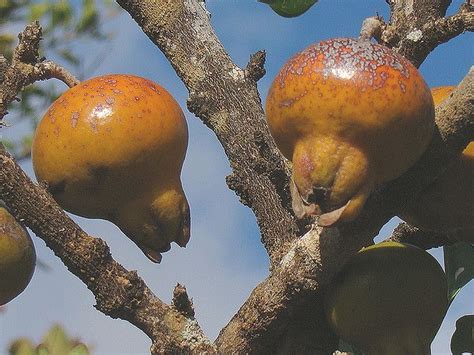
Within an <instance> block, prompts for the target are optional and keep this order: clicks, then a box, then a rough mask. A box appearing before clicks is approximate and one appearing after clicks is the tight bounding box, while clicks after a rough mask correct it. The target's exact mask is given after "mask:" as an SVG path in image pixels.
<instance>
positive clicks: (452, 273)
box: [443, 243, 474, 303]
mask: <svg viewBox="0 0 474 355" xmlns="http://www.w3.org/2000/svg"><path fill="white" fill-rule="evenodd" d="M443 250H444V265H445V270H446V276H447V278H448V297H449V302H450V303H451V302H452V301H453V300H454V297H456V295H457V294H458V292H459V291H460V290H461V288H462V287H463V286H464V285H466V284H467V283H468V282H469V281H471V280H472V279H473V277H474V247H473V246H472V245H471V244H469V243H456V244H454V245H449V246H445V247H443Z"/></svg>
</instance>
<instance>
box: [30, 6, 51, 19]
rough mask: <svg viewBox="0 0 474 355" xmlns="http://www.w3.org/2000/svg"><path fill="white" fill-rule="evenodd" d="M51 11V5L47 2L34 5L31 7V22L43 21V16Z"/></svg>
mask: <svg viewBox="0 0 474 355" xmlns="http://www.w3.org/2000/svg"><path fill="white" fill-rule="evenodd" d="M50 9H51V4H49V3H47V2H41V3H39V4H33V5H31V6H30V19H29V20H30V21H35V20H39V19H41V17H43V15H44V14H45V13H46V12H48V11H49V10H50Z"/></svg>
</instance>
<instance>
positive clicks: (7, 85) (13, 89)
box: [0, 22, 79, 122]
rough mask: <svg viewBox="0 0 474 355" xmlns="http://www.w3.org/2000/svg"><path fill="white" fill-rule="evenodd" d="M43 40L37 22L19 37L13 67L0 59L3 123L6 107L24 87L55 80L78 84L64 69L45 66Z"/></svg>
mask: <svg viewBox="0 0 474 355" xmlns="http://www.w3.org/2000/svg"><path fill="white" fill-rule="evenodd" d="M41 36H42V30H41V26H40V25H39V23H38V22H34V23H33V24H31V25H28V26H26V28H25V30H24V31H23V32H22V33H20V35H19V36H18V37H19V39H20V41H19V44H18V46H17V47H16V48H15V50H14V52H13V59H12V62H11V63H8V61H6V60H5V58H3V57H0V63H1V65H0V77H1V78H2V81H1V84H0V122H1V120H2V118H3V117H4V116H5V115H6V114H7V105H8V104H9V103H10V102H12V101H13V100H15V98H16V96H17V95H18V93H19V92H20V91H21V90H23V88H24V87H26V86H28V85H30V84H32V83H34V82H36V81H38V80H46V79H52V78H56V79H59V80H61V81H63V82H64V83H65V84H66V85H68V86H69V87H72V86H74V85H76V84H77V83H79V81H78V80H77V79H76V78H75V77H74V76H73V75H72V74H71V73H69V72H68V71H67V70H66V69H65V68H63V67H61V66H60V65H59V64H56V63H54V62H51V61H47V62H43V61H42V59H41V58H40V57H39V43H40V40H41Z"/></svg>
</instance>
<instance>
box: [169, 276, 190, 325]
mask: <svg viewBox="0 0 474 355" xmlns="http://www.w3.org/2000/svg"><path fill="white" fill-rule="evenodd" d="M173 306H174V308H176V310H177V311H178V312H179V313H181V314H182V315H184V316H185V317H186V318H194V307H193V301H192V300H191V299H190V298H189V296H188V293H187V291H186V287H184V286H183V285H181V284H179V283H178V284H177V285H176V287H175V288H174V291H173Z"/></svg>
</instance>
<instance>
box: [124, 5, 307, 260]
mask: <svg viewBox="0 0 474 355" xmlns="http://www.w3.org/2000/svg"><path fill="white" fill-rule="evenodd" d="M117 2H118V3H119V4H120V5H121V6H122V7H123V8H124V9H125V10H127V11H128V12H129V13H130V15H131V16H132V17H133V18H134V19H135V21H137V23H138V24H139V25H140V27H141V28H142V29H143V31H144V32H145V33H146V34H147V35H148V37H149V38H150V39H151V40H152V41H153V42H154V43H155V44H156V45H157V46H158V47H159V48H160V49H161V50H162V51H163V53H164V54H165V55H166V56H167V58H168V59H169V60H170V62H171V64H172V65H173V67H174V68H175V69H176V72H177V73H178V75H179V76H180V77H181V79H182V80H183V82H184V83H185V84H186V86H187V88H188V90H189V93H190V97H189V100H188V108H189V110H190V111H191V112H193V113H195V114H196V115H197V116H198V117H200V118H201V119H202V120H203V122H204V123H205V124H207V125H208V126H209V127H210V128H211V129H212V130H213V131H214V132H215V134H216V135H217V138H218V139H219V140H220V142H221V143H222V145H223V147H224V149H225V152H226V154H227V156H228V158H229V161H230V164H231V167H232V170H233V172H232V175H231V176H229V177H228V179H227V182H228V185H229V187H230V188H231V189H233V190H234V191H236V193H237V194H238V195H239V196H240V198H241V201H242V202H243V203H244V204H245V205H247V206H249V207H250V208H252V210H253V211H254V213H255V216H256V217H257V222H258V225H259V227H260V231H261V236H262V241H263V243H264V245H265V247H266V248H267V250H268V252H269V255H270V258H271V260H272V265H273V264H274V263H276V262H278V260H279V259H280V258H281V256H282V253H283V252H284V250H285V247H284V246H285V245H287V243H288V242H289V241H291V240H293V239H294V238H296V236H297V234H298V232H299V228H298V225H297V224H296V221H295V219H294V218H293V216H292V212H291V207H290V206H291V203H290V198H289V188H288V181H289V180H288V177H289V175H290V171H289V169H288V168H287V166H286V164H285V163H284V160H283V159H282V156H281V155H280V153H279V151H278V150H277V148H276V146H275V143H274V142H273V139H272V137H271V136H270V134H269V131H268V129H267V125H266V121H265V116H264V112H263V109H262V105H261V102H260V97H259V94H258V91H257V85H256V79H258V78H259V77H260V76H261V75H262V69H261V67H262V65H263V58H264V57H263V53H258V54H256V55H255V56H253V57H252V59H251V61H250V64H249V66H248V68H247V70H243V69H241V68H239V67H237V66H236V65H235V64H234V63H233V62H232V60H231V59H230V57H229V55H228V54H227V53H226V52H225V50H224V48H223V47H222V44H221V43H220V42H219V40H218V39H217V37H216V34H215V33H214V30H213V29H212V27H211V25H210V22H209V14H208V13H207V11H206V10H205V8H204V7H203V2H201V1H197V0H182V1H152V0H144V1H142V0H140V1H139V0H117Z"/></svg>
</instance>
